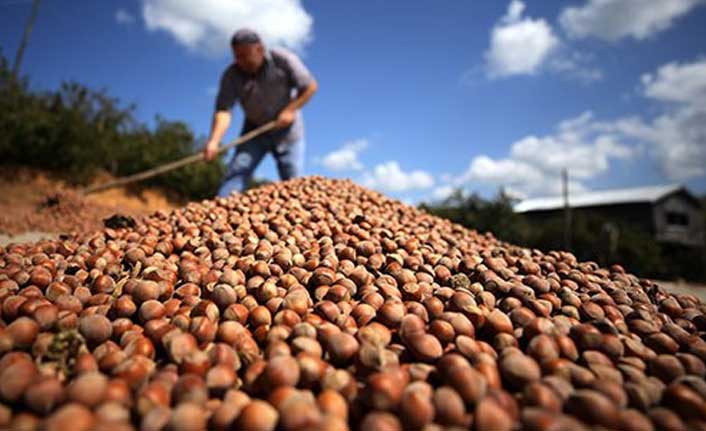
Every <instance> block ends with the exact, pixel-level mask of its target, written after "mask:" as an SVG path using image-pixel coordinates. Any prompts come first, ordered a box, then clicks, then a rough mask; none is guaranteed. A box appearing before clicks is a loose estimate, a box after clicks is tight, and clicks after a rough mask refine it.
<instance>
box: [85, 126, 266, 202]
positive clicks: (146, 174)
mask: <svg viewBox="0 0 706 431" xmlns="http://www.w3.org/2000/svg"><path fill="white" fill-rule="evenodd" d="M274 128H275V122H274V121H270V122H269V123H267V124H264V125H262V126H260V127H258V128H257V129H253V130H251V131H249V132H248V133H246V134H244V135H242V136H241V137H239V138H238V139H236V140H235V141H233V142H231V143H229V144H227V145H223V146H222V147H219V148H218V151H217V152H216V154H220V153H223V152H225V151H227V150H229V149H231V148H233V147H236V146H238V145H240V144H242V143H244V142H247V141H249V140H251V139H254V138H256V137H257V136H260V135H262V134H263V133H266V132H269V131H270V130H272V129H274ZM201 160H203V152H198V153H196V154H192V155H190V156H187V157H184V158H183V159H179V160H175V161H173V162H170V163H166V164H164V165H161V166H157V167H155V168H152V169H148V170H146V171H143V172H139V173H136V174H133V175H128V176H126V177H122V178H118V179H115V180H113V181H108V182H106V183H103V184H97V185H93V186H89V187H86V188H85V189H83V193H84V194H89V193H95V192H99V191H102V190H106V189H112V188H113V187H120V186H124V185H125V184H130V183H134V182H137V181H142V180H146V179H147V178H152V177H154V176H157V175H160V174H163V173H165V172H169V171H173V170H174V169H178V168H181V167H183V166H186V165H190V164H192V163H196V162H199V161H201Z"/></svg>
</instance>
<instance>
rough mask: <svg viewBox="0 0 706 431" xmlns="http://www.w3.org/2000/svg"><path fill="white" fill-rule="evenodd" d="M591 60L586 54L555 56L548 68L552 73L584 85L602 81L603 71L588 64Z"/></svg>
mask: <svg viewBox="0 0 706 431" xmlns="http://www.w3.org/2000/svg"><path fill="white" fill-rule="evenodd" d="M591 60H592V58H591V57H590V56H588V55H586V54H582V53H578V52H574V53H572V54H570V55H568V54H566V55H564V56H563V57H559V56H556V57H554V58H552V60H551V61H550V62H549V68H550V69H551V70H552V71H554V72H558V73H561V74H563V75H566V76H568V77H572V78H575V79H577V80H579V81H580V82H582V83H584V84H589V83H591V82H595V81H600V80H601V79H603V71H601V70H600V69H598V68H597V67H595V66H591V65H590V64H589V63H590V62H591Z"/></svg>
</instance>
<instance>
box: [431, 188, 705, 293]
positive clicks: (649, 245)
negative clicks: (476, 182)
mask: <svg viewBox="0 0 706 431" xmlns="http://www.w3.org/2000/svg"><path fill="white" fill-rule="evenodd" d="M703 202H704V205H703V208H704V218H705V219H706V197H704V199H703ZM512 207H513V201H512V200H511V199H510V198H509V197H508V196H507V195H506V194H505V193H503V192H502V191H501V192H500V193H499V194H498V195H497V196H495V197H494V198H493V199H490V200H486V199H483V198H481V197H479V196H478V195H476V194H474V195H471V196H468V197H466V196H464V195H463V194H462V193H461V192H460V191H457V192H456V193H454V194H453V195H452V196H451V197H450V198H448V199H446V200H445V201H443V202H441V203H438V204H433V205H430V204H422V205H421V208H422V209H424V210H426V211H427V212H429V213H432V214H435V215H438V216H440V217H444V218H447V219H450V220H451V221H453V222H456V223H459V224H462V225H464V226H466V227H469V228H471V229H476V230H478V231H479V232H486V231H490V232H493V234H495V235H496V236H497V237H498V238H499V239H501V240H504V241H509V242H512V243H515V244H518V245H522V246H526V247H530V248H538V249H540V250H545V251H548V250H561V249H565V247H564V243H563V242H564V220H563V217H562V216H561V215H557V216H552V217H548V218H545V219H543V220H541V221H538V220H529V219H528V218H526V217H525V216H523V215H521V214H516V213H515V212H514V211H513V210H512ZM572 214H573V215H572V236H571V241H572V247H571V251H572V252H573V253H574V254H575V255H576V257H577V258H578V259H580V260H584V261H585V260H591V261H595V262H598V263H599V264H601V265H603V266H607V265H611V264H613V263H620V264H621V265H623V266H624V267H625V268H627V269H628V270H629V271H631V272H633V273H635V274H639V275H640V276H641V277H651V278H661V279H675V278H684V279H687V280H695V281H706V247H702V248H698V247H685V246H680V245H677V244H669V243H661V242H658V241H656V240H655V239H654V238H653V237H652V236H651V235H650V234H649V233H647V232H643V231H641V230H639V229H637V228H636V227H635V226H631V225H627V224H624V223H620V222H619V221H616V220H608V219H606V218H604V217H601V216H599V215H597V214H587V213H585V212H579V211H574V212H573V213H572ZM611 232H612V233H611Z"/></svg>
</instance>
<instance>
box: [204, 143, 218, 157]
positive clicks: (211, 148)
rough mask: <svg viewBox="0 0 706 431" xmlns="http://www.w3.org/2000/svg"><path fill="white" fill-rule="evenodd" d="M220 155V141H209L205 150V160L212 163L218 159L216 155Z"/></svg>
mask: <svg viewBox="0 0 706 431" xmlns="http://www.w3.org/2000/svg"><path fill="white" fill-rule="evenodd" d="M217 154H218V141H208V143H207V144H206V148H204V150H203V158H204V159H205V160H206V161H207V162H210V161H211V160H213V159H215V158H216V155H217Z"/></svg>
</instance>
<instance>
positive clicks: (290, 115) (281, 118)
mask: <svg viewBox="0 0 706 431" xmlns="http://www.w3.org/2000/svg"><path fill="white" fill-rule="evenodd" d="M295 115H296V111H295V110H293V109H288V108H285V109H283V110H282V112H280V113H279V115H278V116H277V121H276V123H275V125H276V126H277V128H278V129H284V128H285V127H289V126H290V125H291V124H292V123H293V122H294V118H295Z"/></svg>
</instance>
